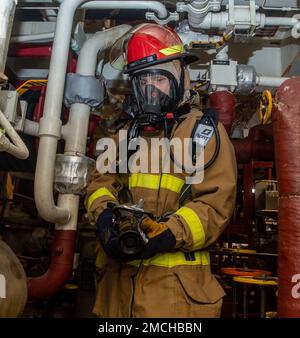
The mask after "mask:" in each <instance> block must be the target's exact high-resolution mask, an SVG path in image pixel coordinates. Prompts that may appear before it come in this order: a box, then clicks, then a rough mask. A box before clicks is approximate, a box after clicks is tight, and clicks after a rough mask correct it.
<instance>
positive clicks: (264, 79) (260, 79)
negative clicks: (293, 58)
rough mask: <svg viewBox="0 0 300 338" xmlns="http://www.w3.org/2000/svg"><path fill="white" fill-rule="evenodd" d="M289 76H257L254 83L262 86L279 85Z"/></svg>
mask: <svg viewBox="0 0 300 338" xmlns="http://www.w3.org/2000/svg"><path fill="white" fill-rule="evenodd" d="M288 79H289V77H274V76H257V80H256V84H257V85H258V86H262V87H280V86H281V85H282V84H283V82H284V81H286V80H288Z"/></svg>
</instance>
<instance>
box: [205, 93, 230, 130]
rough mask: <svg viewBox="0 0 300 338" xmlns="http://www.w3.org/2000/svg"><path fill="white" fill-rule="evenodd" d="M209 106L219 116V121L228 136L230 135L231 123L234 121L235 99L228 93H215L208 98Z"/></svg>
mask: <svg viewBox="0 0 300 338" xmlns="http://www.w3.org/2000/svg"><path fill="white" fill-rule="evenodd" d="M209 105H210V107H211V108H214V109H215V110H216V111H217V112H218V113H219V114H218V117H219V120H220V121H221V122H222V123H223V124H224V127H225V129H226V131H227V133H228V134H230V131H231V128H232V125H233V122H234V121H235V105H236V99H235V97H234V95H233V94H232V93H231V92H229V91H217V92H214V93H212V94H211V95H210V96H209Z"/></svg>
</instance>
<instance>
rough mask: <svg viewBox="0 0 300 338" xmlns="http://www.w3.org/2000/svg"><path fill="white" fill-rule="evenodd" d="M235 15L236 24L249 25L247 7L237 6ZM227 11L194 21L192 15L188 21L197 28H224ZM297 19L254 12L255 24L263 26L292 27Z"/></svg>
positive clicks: (226, 22)
mask: <svg viewBox="0 0 300 338" xmlns="http://www.w3.org/2000/svg"><path fill="white" fill-rule="evenodd" d="M235 17H236V18H238V22H237V23H236V24H237V25H238V26H245V27H246V26H247V25H248V26H249V27H250V14H249V10H248V8H237V9H235ZM229 19H230V18H229V12H219V13H211V12H209V13H207V14H206V16H205V17H204V18H203V17H201V18H199V19H198V22H195V19H194V17H192V18H191V19H190V17H189V23H190V25H191V26H192V27H193V28H199V29H213V28H219V29H226V28H227V26H228V24H229V22H230V20H229ZM298 22H299V20H298V19H297V18H289V17H288V18H287V17H266V16H265V14H263V13H256V23H257V26H258V27H260V28H263V27H265V26H289V27H294V26H295V25H296V24H297V23H298Z"/></svg>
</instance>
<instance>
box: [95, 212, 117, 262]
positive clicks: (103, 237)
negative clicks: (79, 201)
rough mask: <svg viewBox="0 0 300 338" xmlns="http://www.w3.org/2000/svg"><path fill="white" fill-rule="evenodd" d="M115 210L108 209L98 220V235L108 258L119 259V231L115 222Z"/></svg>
mask: <svg viewBox="0 0 300 338" xmlns="http://www.w3.org/2000/svg"><path fill="white" fill-rule="evenodd" d="M113 215H114V214H113V209H112V208H106V209H104V210H103V212H102V213H101V214H100V216H99V217H98V219H97V235H98V238H99V240H100V243H101V245H102V248H103V250H104V251H105V253H106V254H107V256H108V257H110V258H114V259H118V257H119V255H120V251H119V248H118V234H119V233H118V229H117V228H116V226H115V224H114V222H113Z"/></svg>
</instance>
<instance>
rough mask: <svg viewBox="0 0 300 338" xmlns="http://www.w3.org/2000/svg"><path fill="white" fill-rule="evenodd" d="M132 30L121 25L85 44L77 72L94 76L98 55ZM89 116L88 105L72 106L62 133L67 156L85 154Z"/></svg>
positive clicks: (95, 35) (77, 104)
mask: <svg viewBox="0 0 300 338" xmlns="http://www.w3.org/2000/svg"><path fill="white" fill-rule="evenodd" d="M130 29H131V26H129V25H121V26H117V27H113V28H111V29H107V30H105V31H102V32H98V33H96V34H94V36H93V37H91V38H90V39H88V40H87V41H86V42H85V43H84V45H83V47H82V49H81V51H80V54H79V58H78V63H77V69H76V72H77V73H78V74H80V75H85V76H94V75H95V71H96V68H97V55H98V53H99V52H101V51H104V50H106V49H108V48H110V47H111V46H112V45H113V43H114V41H116V40H117V39H119V38H120V37H121V36H122V35H124V34H126V33H127V32H128V31H129V30H130ZM89 115H90V107H89V106H88V105H86V104H81V103H75V104H73V105H71V108H70V117H69V121H68V123H67V124H66V125H65V126H64V127H63V131H62V133H63V136H64V138H65V140H66V145H65V153H66V154H68V155H77V154H78V153H79V154H82V155H84V154H85V152H86V138H87V131H88V123H89Z"/></svg>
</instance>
